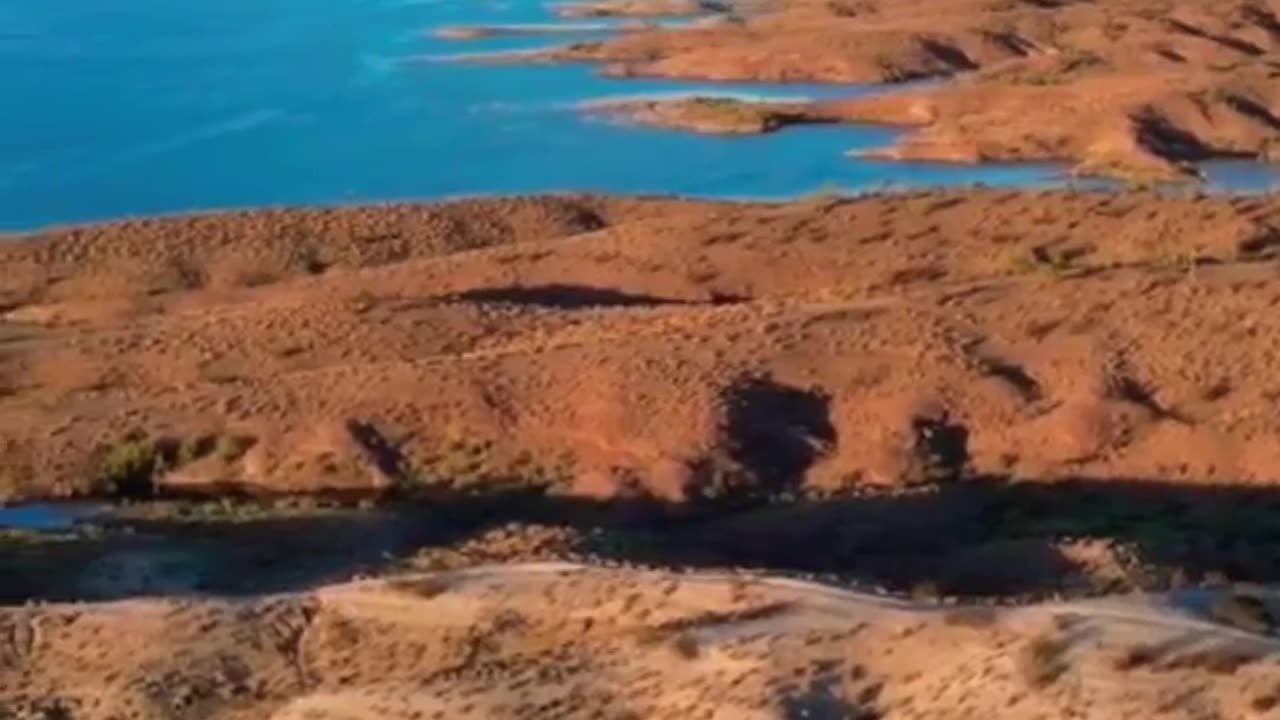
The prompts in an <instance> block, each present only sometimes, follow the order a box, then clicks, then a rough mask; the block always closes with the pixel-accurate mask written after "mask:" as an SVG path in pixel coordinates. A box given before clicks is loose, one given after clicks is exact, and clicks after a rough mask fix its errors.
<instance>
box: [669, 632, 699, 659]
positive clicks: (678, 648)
mask: <svg viewBox="0 0 1280 720" xmlns="http://www.w3.org/2000/svg"><path fill="white" fill-rule="evenodd" d="M671 649H672V650H673V651H675V653H676V655H678V656H680V657H681V658H684V659H685V660H696V659H697V658H698V656H699V655H701V654H702V646H701V644H700V643H699V642H698V638H696V637H694V636H693V635H692V634H690V633H687V632H684V633H680V634H678V635H676V636H675V637H674V638H672V639H671Z"/></svg>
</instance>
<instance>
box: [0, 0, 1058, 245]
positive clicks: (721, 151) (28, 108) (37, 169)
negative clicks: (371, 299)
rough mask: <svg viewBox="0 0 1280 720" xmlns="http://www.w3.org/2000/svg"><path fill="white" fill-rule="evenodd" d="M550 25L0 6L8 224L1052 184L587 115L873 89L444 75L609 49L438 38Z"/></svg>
mask: <svg viewBox="0 0 1280 720" xmlns="http://www.w3.org/2000/svg"><path fill="white" fill-rule="evenodd" d="M548 19H550V17H549V15H548V13H547V11H546V9H545V7H544V6H543V5H542V4H540V3H539V2H537V1H536V0H501V1H495V0H327V1H326V2H323V3H315V2H307V1H303V0H219V1H218V2H192V1H191V0H113V1H112V2H109V3H104V2H101V1H100V0H59V1H58V2H49V1H48V0H7V2H4V3H0V67H2V68H3V69H4V70H3V72H0V96H2V97H4V99H5V102H4V105H5V108H6V110H5V112H3V113H0V226H4V227H9V228H22V227H31V226H36V225H41V224H45V223H50V222H60V221H71V220H84V219H94V218H104V217H114V216H119V215H124V214H136V213H154V212H168V211H175V210H184V209H191V208H211V207H226V206H245V205H262V204H275V203H304V202H305V203H313V202H319V203H333V202H345V201H356V200H370V199H387V198H410V197H414V198H416V197H440V196H449V195H458V194H470V193H484V192H525V191H545V190H578V189H591V190H612V191H629V192H675V193H692V194H699V195H715V196H777V195H786V194H793V193H800V192H806V191H811V190H815V189H819V188H829V187H834V186H843V187H865V186H869V185H876V184H885V183H896V184H901V183H967V182H972V181H978V180H981V181H985V182H988V183H992V184H996V183H1024V182H1034V181H1039V180H1044V179H1046V178H1048V177H1049V176H1050V175H1051V174H1052V173H1051V171H1050V170H1049V169H1048V168H1045V167H1040V166H1022V167H1006V168H962V167H943V166H936V167H929V166H902V165H893V164H888V163H875V162H865V161H855V160H851V159H849V158H847V157H845V156H844V153H845V152H846V151H848V150H851V149H858V148H866V147H871V146H876V145H880V144H883V143H885V142H886V141H888V140H889V139H890V137H891V133H890V132H889V131H886V130H884V129H850V128H841V129H836V128H823V129H800V130H796V131H793V132H784V133H779V134H777V135H773V136H769V137H751V138H707V137H697V136H692V135H686V134H683V133H678V132H665V131H653V130H637V129H632V128H624V127H618V126H616V125H612V124H609V123H607V122H603V121H601V120H599V119H597V118H591V117H586V116H583V115H582V114H581V113H579V112H577V111H575V110H574V109H573V107H572V106H573V105H574V104H575V103H578V102H580V101H583V100H588V99H595V98H599V97H607V96H614V95H634V94H647V93H666V92H689V91H695V90H723V91H736V92H747V93H751V94H766V95H784V96H816V95H838V94H844V93H849V92H857V91H858V90H857V89H855V88H838V87H830V86H827V87H822V86H770V85H750V86H732V85H712V84H699V83H672V82H653V81H627V80H610V79H604V78H599V77H596V76H594V74H593V69H592V68H589V67H584V66H510V65H502V66H495V65H481V64H474V63H459V62H449V61H447V59H446V57H445V56H447V55H449V54H453V53H459V52H474V51H488V50H498V49H513V48H521V47H530V46H533V45H536V44H547V43H553V42H564V41H568V40H571V39H580V38H582V37H590V36H591V35H592V34H593V33H592V32H590V31H587V32H584V33H583V34H581V35H565V36H561V35H555V36H541V37H533V38H511V37H507V38H494V39H487V40H482V41H477V42H456V41H453V42H451V41H447V40H441V39H435V38H432V37H429V36H428V35H427V33H426V31H427V30H429V29H430V28H433V27H438V26H442V25H451V24H462V23H527V22H545V21H547V20H548ZM594 34H596V35H598V34H599V33H598V32H595V33H594Z"/></svg>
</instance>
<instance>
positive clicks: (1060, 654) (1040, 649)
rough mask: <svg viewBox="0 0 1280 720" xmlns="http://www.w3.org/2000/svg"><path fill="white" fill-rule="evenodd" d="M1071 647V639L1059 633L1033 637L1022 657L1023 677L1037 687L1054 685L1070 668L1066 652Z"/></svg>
mask: <svg viewBox="0 0 1280 720" xmlns="http://www.w3.org/2000/svg"><path fill="white" fill-rule="evenodd" d="M1070 647H1071V644H1070V641H1069V640H1068V639H1067V638H1065V637H1064V636H1062V635H1060V634H1057V633H1051V634H1048V633H1047V634H1043V635H1038V636H1036V637H1035V638H1032V640H1031V642H1029V643H1028V644H1027V645H1026V647H1025V648H1023V652H1022V656H1021V658H1020V663H1019V666H1020V667H1021V670H1022V676H1023V678H1024V679H1025V680H1026V681H1027V683H1028V684H1030V685H1031V686H1032V687H1035V688H1045V687H1048V686H1050V685H1052V684H1053V683H1054V682H1056V681H1057V680H1058V678H1060V677H1062V674H1063V673H1065V672H1066V671H1067V669H1068V668H1069V665H1068V663H1067V659H1066V652H1067V650H1068V649H1069V648H1070Z"/></svg>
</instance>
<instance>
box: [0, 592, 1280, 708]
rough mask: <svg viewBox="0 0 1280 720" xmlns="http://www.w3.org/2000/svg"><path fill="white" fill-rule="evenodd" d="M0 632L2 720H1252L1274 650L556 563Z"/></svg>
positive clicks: (1156, 609) (1048, 616) (1075, 620)
mask: <svg viewBox="0 0 1280 720" xmlns="http://www.w3.org/2000/svg"><path fill="white" fill-rule="evenodd" d="M0 624H2V625H3V626H4V627H6V628H8V629H9V631H10V632H9V633H8V634H7V635H6V637H9V638H11V639H9V640H7V641H6V643H5V645H4V646H2V647H3V648H4V650H3V652H4V655H3V657H4V658H5V663H4V664H2V665H0V708H2V709H4V710H5V711H6V712H7V713H11V714H15V715H16V716H18V717H26V716H32V714H33V713H34V716H35V717H41V715H40V713H44V715H43V717H49V713H50V712H54V711H56V712H61V713H64V716H65V714H66V713H73V714H75V715H82V716H85V717H109V716H118V717H128V718H132V719H134V720H151V719H152V718H165V719H166V720H174V719H177V720H188V719H189V718H197V717H198V718H206V719H210V720H223V719H230V718H248V717H256V718H273V719H275V720H288V719H301V718H307V719H308V720H321V719H324V720H339V719H341V720H364V719H366V718H369V719H372V718H391V719H396V718H405V719H406V720H407V719H408V718H415V717H423V716H431V715H432V714H433V713H434V714H438V715H439V716H441V717H450V718H519V717H531V716H543V715H546V714H547V713H550V712H554V713H555V715H556V716H557V717H564V718H611V719H612V718H618V719H621V718H625V717H646V718H661V717H671V718H675V717H711V718H719V717H725V718H728V717H733V718H761V719H769V720H774V719H777V720H781V719H787V718H800V717H830V718H836V717H846V718H847V717H880V718H887V719H892V718H923V717H928V718H969V717H972V718H979V717H992V716H993V715H995V714H998V715H999V716H1000V717H1007V718H1032V717H1060V716H1063V715H1065V714H1067V713H1076V714H1078V715H1080V716H1082V717H1087V718H1092V717H1097V718H1103V717H1116V716H1129V715H1133V716H1142V715H1146V714H1148V713H1152V712H1155V711H1156V709H1157V708H1159V709H1160V712H1161V714H1162V716H1166V717H1171V718H1192V717H1199V715H1197V714H1196V713H1197V708H1200V707H1202V706H1204V705H1205V704H1211V705H1212V706H1213V707H1215V708H1220V709H1221V710H1222V711H1223V712H1225V713H1231V716H1239V717H1253V716H1255V713H1257V712H1258V708H1265V707H1268V706H1271V705H1272V703H1274V698H1275V695H1274V693H1275V686H1276V681H1277V677H1276V671H1275V665H1274V663H1273V662H1270V661H1269V660H1268V658H1269V657H1270V656H1272V655H1273V654H1274V653H1275V652H1276V649H1277V645H1276V643H1275V642H1274V641H1273V640H1270V639H1265V638H1262V637H1259V636H1252V635H1248V634H1242V633H1239V632H1236V631H1232V630H1230V629H1227V628H1223V627H1221V626H1215V625H1213V624H1210V623H1205V622H1202V621H1197V620H1194V619H1190V618H1187V617H1185V616H1183V615H1181V614H1179V613H1178V612H1176V611H1172V610H1170V609H1168V608H1165V607H1161V606H1160V605H1159V604H1158V603H1148V602H1144V601H1142V600H1140V599H1130V600H1126V601H1111V602H1108V603H1103V604H1077V605H1059V606H1044V607H1032V608H1024V609H1019V610H1013V611H1009V610H998V609H991V608H975V609H959V608H954V609H942V608H932V609H913V608H907V607H900V606H894V605H892V604H887V603H885V602H883V601H879V600H876V599H871V598H861V597H858V596H854V595H849V594H841V593H831V592H828V591H826V590H824V589H822V588H820V587H815V586H805V585H799V584H794V583H784V584H779V583H774V582H770V581H768V580H765V579H756V578H750V577H715V576H706V577H704V576H698V575H670V574H664V573H654V572H642V571H609V570H599V569H585V568H573V567H534V568H526V567H511V568H485V569H478V570H473V571H469V572H463V573H447V574H439V575H417V576H404V577H400V578H395V579H390V580H386V581H377V582H366V583H358V584H349V585H338V586H331V587H325V588H320V589H318V590H316V591H314V592H307V593H300V594H294V595H280V596H269V597H250V598H245V599H242V600H234V601H225V600H216V599H201V600H173V599H153V600H134V601H128V602H121V603H114V604H100V605H77V606H61V605H53V606H46V607H41V608H25V609H24V608H12V609H5V610H0ZM108 636H109V637H111V638H113V640H112V642H102V639H103V638H104V637H108ZM1189 686H1190V687H1194V688H1195V692H1194V694H1193V695H1192V696H1190V697H1192V698H1193V699H1185V698H1187V697H1189V696H1188V695H1187V689H1186V688H1187V687H1189ZM1171 698H1175V699H1176V698H1184V699H1182V700H1180V701H1177V702H1175V701H1174V700H1171ZM50 708H53V710H50ZM73 716H74V715H73Z"/></svg>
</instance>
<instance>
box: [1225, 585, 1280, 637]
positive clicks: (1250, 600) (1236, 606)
mask: <svg viewBox="0 0 1280 720" xmlns="http://www.w3.org/2000/svg"><path fill="white" fill-rule="evenodd" d="M1209 617H1211V618H1213V619H1214V620H1216V621H1218V622H1220V623H1223V624H1224V625H1229V626H1231V627H1233V628H1236V629H1238V630H1244V631H1246V632H1251V633H1257V634H1259V635H1269V634H1271V633H1272V632H1273V631H1274V630H1275V627H1276V621H1275V618H1274V617H1273V616H1272V614H1271V611H1270V610H1269V609H1268V608H1267V605H1266V603H1265V602H1264V601H1263V600H1262V599H1261V598H1259V597H1256V596H1253V595H1244V594H1240V593H1237V592H1234V591H1229V592H1225V593H1223V594H1222V595H1220V596H1218V597H1217V598H1215V599H1214V601H1213V603H1212V604H1210V606H1209Z"/></svg>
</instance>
